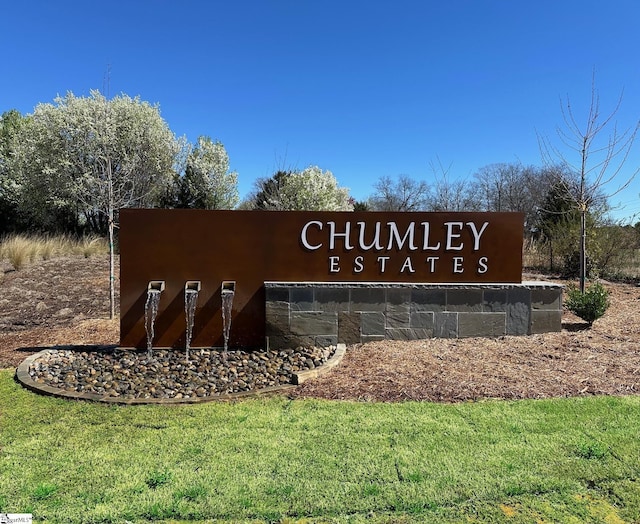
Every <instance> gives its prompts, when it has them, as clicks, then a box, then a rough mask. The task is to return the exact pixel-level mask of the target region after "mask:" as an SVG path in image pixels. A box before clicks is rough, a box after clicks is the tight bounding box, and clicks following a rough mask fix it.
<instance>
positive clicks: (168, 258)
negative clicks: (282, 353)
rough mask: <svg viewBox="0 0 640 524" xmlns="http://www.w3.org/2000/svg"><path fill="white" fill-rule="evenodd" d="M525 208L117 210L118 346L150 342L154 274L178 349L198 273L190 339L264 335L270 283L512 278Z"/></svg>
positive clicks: (161, 323)
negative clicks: (227, 286)
mask: <svg viewBox="0 0 640 524" xmlns="http://www.w3.org/2000/svg"><path fill="white" fill-rule="evenodd" d="M523 221H524V217H523V215H522V214H521V213H377V212H351V213H350V212H307V211H296V212H290V211H287V212H278V211H204V210H186V209H185V210H180V209H172V210H167V209H122V210H121V211H120V256H121V260H120V265H121V291H120V293H121V306H120V310H121V316H120V336H121V345H123V346H126V347H138V348H144V347H146V335H145V327H144V305H145V300H146V292H147V285H148V283H149V282H150V281H164V283H165V289H164V291H163V292H162V295H161V300H160V305H159V311H158V317H157V320H156V324H155V338H154V346H157V347H175V348H180V347H184V344H185V314H184V287H185V283H186V282H187V281H200V283H201V291H200V296H199V300H198V307H197V311H196V318H195V323H194V331H193V339H192V343H191V346H192V347H211V346H222V344H223V337H222V315H221V309H220V308H221V285H222V282H223V281H235V282H236V287H235V298H234V303H233V321H232V329H231V338H230V340H229V345H230V346H232V347H233V346H235V347H237V346H243V347H258V346H261V345H263V343H264V327H265V326H264V324H265V309H264V304H265V291H264V286H263V283H264V282H265V281H283V282H296V281H304V282H354V281H355V282H368V281H371V282H408V283H412V282H415V283H446V282H452V283H461V282H475V283H478V282H480V283H482V282H486V283H491V282H496V283H498V282H500V283H513V282H515V283H519V282H520V281H521V276H522V238H523Z"/></svg>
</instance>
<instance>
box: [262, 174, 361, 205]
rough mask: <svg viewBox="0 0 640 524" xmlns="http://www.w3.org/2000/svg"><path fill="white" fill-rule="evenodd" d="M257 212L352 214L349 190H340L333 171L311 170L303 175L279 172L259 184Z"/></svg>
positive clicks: (342, 188)
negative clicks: (346, 212) (337, 212)
mask: <svg viewBox="0 0 640 524" xmlns="http://www.w3.org/2000/svg"><path fill="white" fill-rule="evenodd" d="M252 207H254V208H256V209H266V210H280V211H353V201H352V199H351V198H350V197H349V189H348V188H346V187H340V186H338V181H337V180H336V178H335V177H334V176H333V173H331V171H323V170H322V169H320V168H319V167H318V166H309V167H307V168H306V169H304V170H302V171H278V173H276V174H275V175H274V176H273V177H272V178H268V179H262V180H259V181H258V183H257V192H256V194H255V195H254V197H253V206H252Z"/></svg>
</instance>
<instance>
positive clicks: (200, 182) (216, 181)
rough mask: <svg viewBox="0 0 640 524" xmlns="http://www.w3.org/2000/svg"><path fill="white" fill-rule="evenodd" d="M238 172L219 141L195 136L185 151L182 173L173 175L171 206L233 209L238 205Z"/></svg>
mask: <svg viewBox="0 0 640 524" xmlns="http://www.w3.org/2000/svg"><path fill="white" fill-rule="evenodd" d="M238 202H239V195H238V174H237V173H236V172H235V171H230V169H229V155H228V154H227V151H226V150H225V148H224V145H222V143H221V142H219V141H216V142H214V141H212V140H211V138H209V137H207V136H201V137H198V141H197V143H196V145H195V146H194V147H191V148H190V150H189V151H188V154H187V158H186V162H185V170H184V174H182V175H178V176H177V177H176V181H175V186H174V195H173V201H172V202H169V205H171V206H172V207H180V208H186V207H188V208H199V209H233V208H234V207H236V206H237V205H238Z"/></svg>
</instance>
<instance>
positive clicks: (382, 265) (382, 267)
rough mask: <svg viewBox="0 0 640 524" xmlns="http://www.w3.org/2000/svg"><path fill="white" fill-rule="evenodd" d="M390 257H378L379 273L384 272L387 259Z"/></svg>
mask: <svg viewBox="0 0 640 524" xmlns="http://www.w3.org/2000/svg"><path fill="white" fill-rule="evenodd" d="M390 258H391V257H378V262H379V264H380V273H384V270H385V266H386V264H387V260H389V259H390Z"/></svg>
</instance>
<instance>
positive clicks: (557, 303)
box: [265, 282, 562, 348]
mask: <svg viewBox="0 0 640 524" xmlns="http://www.w3.org/2000/svg"><path fill="white" fill-rule="evenodd" d="M265 291H266V306H265V307H266V336H267V340H268V344H269V346H270V347H272V348H282V347H295V346H300V345H316V346H318V345H319V346H327V345H332V344H337V343H345V344H356V343H364V342H370V341H374V340H385V339H391V340H415V339H423V338H432V337H437V338H458V337H498V336H502V335H530V334H534V333H546V332H550V331H560V329H561V316H562V286H560V285H558V284H553V283H550V282H523V283H522V284H493V285H488V284H437V285H436V284H396V283H352V282H349V283H335V282H332V283H324V282H304V283H303V282H300V283H297V282H266V283H265Z"/></svg>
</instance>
